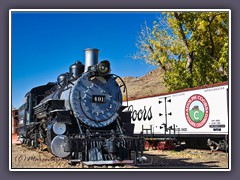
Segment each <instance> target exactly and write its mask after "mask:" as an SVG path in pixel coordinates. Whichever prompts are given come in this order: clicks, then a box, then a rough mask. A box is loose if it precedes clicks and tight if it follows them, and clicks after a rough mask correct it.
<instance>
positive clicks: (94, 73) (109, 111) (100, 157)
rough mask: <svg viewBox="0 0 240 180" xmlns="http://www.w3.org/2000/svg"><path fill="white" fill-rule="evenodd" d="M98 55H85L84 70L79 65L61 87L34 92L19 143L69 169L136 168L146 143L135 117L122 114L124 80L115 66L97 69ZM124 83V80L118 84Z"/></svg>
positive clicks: (100, 65)
mask: <svg viewBox="0 0 240 180" xmlns="http://www.w3.org/2000/svg"><path fill="white" fill-rule="evenodd" d="M98 53H99V50H98V49H94V48H88V49H85V66H84V65H83V64H82V63H81V62H80V61H77V62H75V63H74V64H72V65H71V66H70V68H69V72H67V73H63V74H61V75H59V76H58V78H57V82H56V83H52V82H50V83H48V84H46V85H43V86H38V87H34V88H33V89H31V91H30V92H28V93H27V94H26V95H25V99H26V102H25V103H24V104H23V105H22V106H21V107H20V108H19V112H18V114H19V122H18V128H17V132H18V138H19V140H20V141H21V142H22V143H23V144H26V145H28V146H32V147H34V148H40V149H42V150H43V149H48V151H49V152H51V153H52V154H53V155H55V156H57V157H60V158H69V162H70V163H76V162H82V161H83V162H84V163H86V164H87V165H103V164H127V163H134V162H135V161H136V160H137V159H138V158H139V157H141V155H142V152H143V139H142V138H141V137H134V136H133V130H134V124H131V112H129V111H123V110H124V109H125V108H126V107H127V106H123V105H122V94H123V93H126V97H127V90H126V85H125V83H124V82H123V80H122V79H121V78H120V77H119V76H117V75H115V74H110V63H109V61H107V60H104V61H102V62H100V63H98ZM118 79H119V80H118Z"/></svg>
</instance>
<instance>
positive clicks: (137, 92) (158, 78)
mask: <svg viewBox="0 0 240 180" xmlns="http://www.w3.org/2000/svg"><path fill="white" fill-rule="evenodd" d="M162 78H163V77H162V72H161V69H160V68H156V69H154V70H152V71H150V72H149V73H147V74H146V75H144V76H141V77H132V76H128V77H123V80H124V82H125V83H126V86H127V91H128V98H129V99H131V98H138V97H142V96H149V95H153V94H159V93H162V92H166V91H167V88H166V87H165V86H164V84H163V79H162Z"/></svg>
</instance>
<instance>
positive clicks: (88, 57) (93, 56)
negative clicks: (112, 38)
mask: <svg viewBox="0 0 240 180" xmlns="http://www.w3.org/2000/svg"><path fill="white" fill-rule="evenodd" d="M98 52H99V50H98V49H95V48H87V49H85V69H84V72H86V71H87V70H88V67H89V66H92V65H95V64H97V63H98Z"/></svg>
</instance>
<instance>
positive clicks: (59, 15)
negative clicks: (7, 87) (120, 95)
mask: <svg viewBox="0 0 240 180" xmlns="http://www.w3.org/2000/svg"><path fill="white" fill-rule="evenodd" d="M159 16H160V13H158V12H12V35H11V37H12V49H11V50H12V51H11V52H12V59H11V60H12V105H13V107H15V108H18V107H19V106H20V105H21V104H22V103H23V102H24V96H25V94H26V93H27V92H28V91H29V90H31V88H33V87H35V86H40V85H44V84H46V83H47V82H50V81H52V82H55V81H56V79H57V76H58V75H59V74H61V73H65V72H67V71H68V69H69V66H70V65H71V64H72V63H74V62H75V61H76V60H80V61H82V62H83V63H84V49H86V48H97V49H99V50H100V52H99V61H101V60H105V59H108V60H109V61H110V63H111V69H112V73H114V74H117V75H120V76H122V77H124V76H135V77H139V76H142V75H144V74H146V73H147V72H149V71H151V70H153V69H154V68H156V67H155V66H152V65H149V64H146V63H145V62H144V61H141V60H133V59H132V58H131V57H130V56H131V55H132V54H134V53H135V52H136V51H137V48H136V46H135V44H136V40H137V34H138V32H140V30H141V26H142V25H144V23H145V21H146V22H147V24H148V25H150V26H151V25H152V22H153V21H154V20H156V18H157V17H159Z"/></svg>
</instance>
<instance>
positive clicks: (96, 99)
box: [92, 95, 106, 103]
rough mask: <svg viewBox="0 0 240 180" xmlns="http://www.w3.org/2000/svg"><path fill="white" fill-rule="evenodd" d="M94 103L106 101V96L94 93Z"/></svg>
mask: <svg viewBox="0 0 240 180" xmlns="http://www.w3.org/2000/svg"><path fill="white" fill-rule="evenodd" d="M92 102H93V103H105V102H106V101H105V96H99V95H93V96H92Z"/></svg>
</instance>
